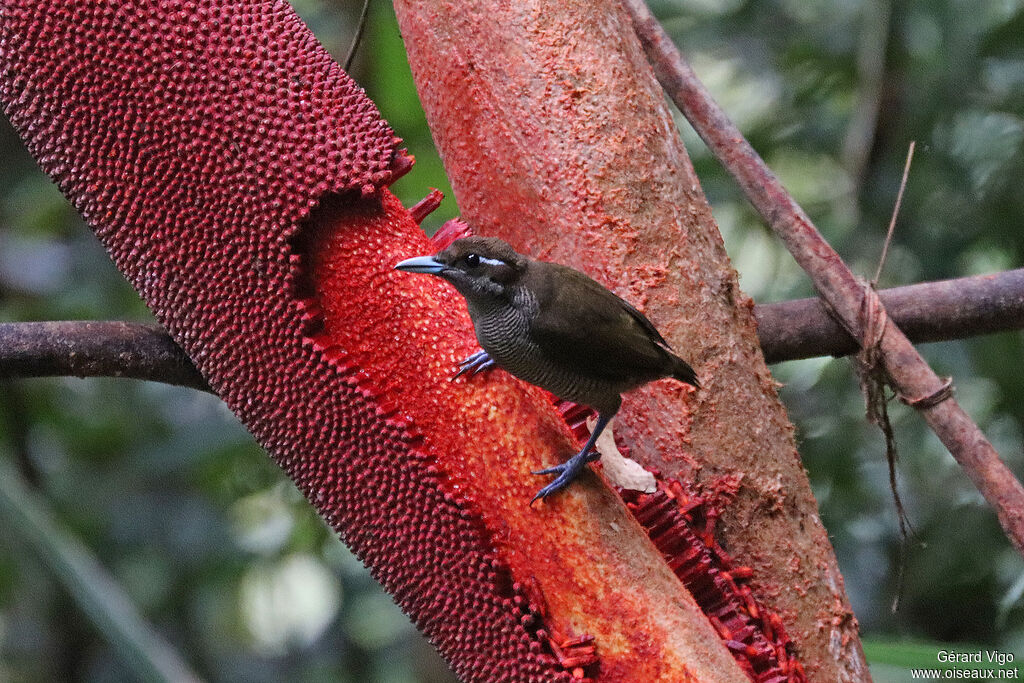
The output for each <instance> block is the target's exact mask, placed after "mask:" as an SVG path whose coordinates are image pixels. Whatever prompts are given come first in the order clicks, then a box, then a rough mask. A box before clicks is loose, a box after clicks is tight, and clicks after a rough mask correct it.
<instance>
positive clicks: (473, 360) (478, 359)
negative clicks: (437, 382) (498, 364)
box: [452, 350, 494, 380]
mask: <svg viewBox="0 0 1024 683" xmlns="http://www.w3.org/2000/svg"><path fill="white" fill-rule="evenodd" d="M493 367H494V359H493V358H491V357H490V356H489V355H487V352H486V351H483V350H481V351H477V352H476V353H474V354H473V355H472V356H469V357H468V358H466V359H465V360H464V361H462V362H461V363H459V371H458V372H456V373H455V376H454V377H452V379H453V380H454V379H455V378H456V377H459V376H461V375H464V374H466V373H467V372H469V373H471V374H472V375H475V374H477V373H478V372H483V371H484V370H489V369H491V368H493Z"/></svg>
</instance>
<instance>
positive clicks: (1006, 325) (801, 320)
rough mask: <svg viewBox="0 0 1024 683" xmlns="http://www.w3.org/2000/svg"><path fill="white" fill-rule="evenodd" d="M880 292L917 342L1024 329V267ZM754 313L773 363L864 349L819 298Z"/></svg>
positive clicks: (900, 324) (766, 307) (764, 348)
mask: <svg viewBox="0 0 1024 683" xmlns="http://www.w3.org/2000/svg"><path fill="white" fill-rule="evenodd" d="M879 296H880V297H881V299H882V303H883V304H884V305H885V308H886V310H887V311H888V312H889V315H890V316H891V317H892V318H893V319H894V320H895V321H896V325H897V326H898V327H899V328H900V329H901V330H903V332H904V334H906V335H907V336H908V337H909V338H910V340H911V341H912V342H914V343H915V344H919V343H923V342H935V341H945V340H949V339H963V338H965V337H973V336H977V335H982V334H990V333H992V332H1003V331H1006V330H1019V329H1024V268H1022V269H1019V270H1009V271H1006V272H1005V273H996V274H994V275H977V276H974V277H964V278H958V279H956V280H943V281H941V282H927V283H923V284H917V285H909V286H906V287H895V288H893V289H886V290H883V291H881V292H879ZM754 315H755V316H756V317H757V334H758V337H760V340H761V349H762V351H764V356H765V360H766V361H768V362H769V363H778V362H781V361H784V360H795V359H799V358H812V357H814V356H845V355H849V354H851V353H856V352H857V350H858V349H859V348H860V347H859V345H858V344H857V341H856V340H855V339H854V338H853V337H852V336H850V334H849V333H848V332H847V331H846V330H845V329H843V327H842V326H841V325H840V324H839V323H838V322H836V319H835V318H833V317H832V316H831V315H829V313H828V311H827V309H826V308H825V304H823V303H822V301H821V299H818V298H811V299H796V300H794V301H784V302H782V303H777V304H761V305H758V306H757V307H755V308H754Z"/></svg>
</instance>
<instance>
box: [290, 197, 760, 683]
mask: <svg viewBox="0 0 1024 683" xmlns="http://www.w3.org/2000/svg"><path fill="white" fill-rule="evenodd" d="M382 203H383V210H379V209H377V208H375V207H373V206H372V204H370V203H368V202H365V203H361V204H355V205H338V206H335V205H333V204H332V203H328V204H325V206H324V207H323V208H322V209H320V210H318V211H317V212H316V214H315V215H314V217H313V220H312V224H311V226H310V228H309V231H308V232H307V233H306V234H305V236H304V240H303V243H302V244H300V245H297V246H298V249H299V250H300V252H301V253H303V254H308V256H306V257H304V258H303V260H302V263H301V268H302V269H303V272H304V277H303V278H302V280H301V285H302V288H301V292H302V293H303V295H304V296H305V297H307V298H306V301H307V304H306V306H307V308H308V310H309V311H310V315H309V325H310V334H311V342H312V344H313V345H314V347H316V348H319V349H322V350H323V353H324V354H325V356H326V357H328V358H331V359H333V362H335V363H336V364H337V365H338V367H339V368H340V369H341V370H342V372H344V373H346V374H349V373H351V375H352V377H353V381H354V382H356V383H357V385H358V386H360V387H364V388H368V389H370V391H371V392H372V394H373V395H374V396H375V397H376V398H377V400H378V401H379V402H380V403H381V405H382V408H383V410H384V411H385V412H384V415H385V416H386V417H387V418H388V419H389V420H390V421H391V422H392V423H393V424H395V425H401V426H403V427H404V428H405V429H406V430H407V431H408V432H410V433H411V434H413V435H414V439H415V441H414V443H415V445H416V447H417V449H419V450H421V451H422V457H424V458H426V461H427V462H429V463H430V465H432V466H433V470H432V471H433V472H435V473H436V477H437V479H438V481H439V482H441V484H440V485H441V486H442V488H443V489H444V490H446V491H448V492H449V493H450V496H451V500H453V501H454V502H455V503H457V504H458V505H460V506H461V508H462V509H463V510H464V511H466V514H467V515H471V516H472V518H473V519H474V520H475V521H476V522H477V523H479V525H480V535H481V536H483V537H486V538H488V539H489V542H490V543H493V546H494V549H495V552H496V554H497V557H498V558H500V562H501V565H500V566H501V567H507V571H508V573H509V575H510V576H511V577H514V581H515V583H516V584H517V586H519V587H520V591H521V592H520V593H519V594H518V596H517V597H514V598H513V601H515V602H517V603H520V602H522V603H523V604H524V605H528V606H529V610H530V612H531V614H532V615H533V617H534V618H533V620H532V621H531V622H530V624H528V626H529V627H530V628H531V629H535V630H533V631H529V629H528V632H532V633H534V634H535V636H536V637H537V638H539V639H540V640H541V642H542V643H543V644H544V646H545V647H544V650H543V651H544V652H551V653H552V654H553V655H554V656H555V659H557V660H558V662H559V663H560V665H561V666H564V667H566V668H567V669H570V670H571V671H572V672H573V673H574V674H576V675H580V676H583V675H596V676H597V680H599V681H637V680H650V681H683V680H690V679H694V678H697V679H698V680H714V679H715V678H717V676H718V675H719V674H712V673H710V672H712V671H714V669H713V668H712V667H713V666H714V665H715V664H714V663H720V662H722V661H723V660H727V659H728V655H727V654H724V653H723V652H721V650H720V649H719V648H720V646H719V645H718V643H717V642H716V641H717V637H716V636H715V634H714V631H713V630H712V629H711V628H710V627H709V625H708V624H707V622H706V621H705V620H704V618H703V616H700V615H699V612H698V611H697V606H696V604H694V603H693V602H692V599H691V598H690V596H689V594H687V593H685V591H684V590H683V589H682V585H681V584H680V583H679V582H678V580H677V579H676V577H675V576H674V575H672V574H671V572H670V571H668V567H667V566H665V565H663V562H662V560H661V559H660V557H659V556H658V554H657V552H656V549H655V548H653V547H650V546H649V545H648V544H647V543H646V542H644V543H642V544H640V545H639V546H637V545H636V544H635V542H634V541H635V538H632V537H631V534H632V533H633V529H636V531H637V532H638V533H639V534H642V533H643V532H642V530H640V528H639V527H637V526H635V525H636V522H635V521H634V520H632V519H631V518H630V517H629V513H628V511H627V510H626V508H625V506H623V505H622V502H621V501H620V500H619V499H618V498H617V497H616V496H615V494H614V493H613V492H612V491H610V490H609V489H607V488H604V487H601V486H598V485H597V481H596V477H594V476H593V475H588V476H586V477H584V481H583V482H581V483H580V484H579V485H578V487H577V489H576V490H574V491H572V492H571V493H570V494H567V495H564V496H561V497H559V498H558V499H557V500H553V501H551V502H550V503H549V504H545V505H544V506H543V507H542V508H541V507H539V508H531V507H530V506H529V505H528V501H529V500H530V498H531V497H532V496H533V494H534V493H535V491H536V489H537V487H538V486H539V485H540V484H539V480H538V478H537V477H536V476H534V475H532V474H530V470H532V469H537V468H538V466H539V465H542V464H549V463H552V462H554V461H556V460H558V459H565V458H566V457H568V456H569V455H571V454H572V453H573V452H574V451H575V449H576V448H575V447H574V445H573V443H572V441H571V434H570V433H569V430H568V429H567V426H566V424H565V422H564V421H563V420H562V419H560V416H559V414H558V413H557V412H556V411H555V410H553V409H552V406H551V404H550V401H549V395H548V394H546V393H545V392H543V391H541V390H540V389H537V388H536V387H531V386H528V385H525V384H523V383H522V382H519V381H518V380H515V379H514V378H512V377H510V376H509V375H507V374H506V373H504V372H501V371H493V372H490V373H486V374H483V375H478V376H475V377H473V378H460V379H459V380H457V381H452V377H453V374H454V368H455V367H456V365H457V363H458V361H459V360H461V359H462V358H464V357H466V356H468V355H469V354H470V353H472V352H473V351H474V350H476V348H477V347H476V341H475V339H474V337H473V334H472V327H471V324H470V321H469V318H468V316H467V314H466V310H465V303H464V301H463V300H462V298H461V297H460V296H459V295H458V294H457V293H456V291H455V290H454V289H453V288H452V287H450V286H448V285H447V284H445V283H443V282H442V281H441V280H440V279H438V278H433V277H429V276H424V275H419V276H417V275H412V274H409V273H403V272H399V271H394V270H393V269H392V266H393V265H394V263H397V262H398V261H399V260H401V259H404V258H408V257H411V256H415V255H422V254H429V253H433V252H435V251H437V250H439V249H441V248H442V247H443V245H445V244H447V243H449V242H450V241H451V240H453V239H456V238H458V237H460V236H462V235H464V234H465V233H466V231H467V228H466V226H465V225H464V224H462V223H461V222H460V221H457V220H456V221H449V222H448V223H446V224H445V225H444V226H443V227H442V229H441V230H439V231H438V233H437V234H436V235H435V240H434V241H432V242H430V241H428V240H427V239H426V238H425V237H424V236H423V234H422V232H421V231H420V230H419V229H418V227H417V226H416V224H415V222H414V221H413V220H412V217H411V216H409V215H408V214H406V213H405V212H404V211H402V209H401V206H400V205H399V203H398V201H397V199H395V198H394V197H393V196H392V195H390V193H387V192H385V193H383V195H382ZM368 309H373V310H374V311H375V315H373V316H365V315H360V311H365V310H368ZM388 340H395V342H396V345H397V346H398V348H400V349H401V351H399V352H398V353H396V352H395V346H389V345H388V344H387V343H386V342H387V341H388ZM405 345H408V348H403V347H404V346H405ZM411 349H417V350H418V351H417V352H415V353H411V352H410V350H411ZM412 389H414V390H415V391H411V390H412ZM389 499H390V498H389ZM435 524H436V522H435ZM627 529H628V530H629V531H628V533H619V532H625V531H626V530H627ZM610 531H611V533H609V532H610ZM450 552H451V553H452V554H456V555H458V554H461V553H462V552H465V551H464V550H463V548H462V547H458V546H455V545H453V547H452V548H451V549H450ZM412 561H413V562H417V560H415V559H412ZM652 598H653V599H652ZM680 613H683V614H689V615H692V616H693V617H699V619H700V622H699V624H698V626H699V628H696V629H694V628H693V627H692V626H690V627H689V628H687V624H686V622H685V620H683V619H681V618H680ZM536 629H542V630H536ZM595 654H596V657H595ZM723 655H724V656H723ZM709 663H711V664H710V665H709ZM691 667H692V669H691ZM705 667H707V668H705ZM728 670H730V673H731V672H732V663H731V662H730V666H729V667H728ZM735 673H736V674H738V675H742V674H739V671H738V670H737V671H735Z"/></svg>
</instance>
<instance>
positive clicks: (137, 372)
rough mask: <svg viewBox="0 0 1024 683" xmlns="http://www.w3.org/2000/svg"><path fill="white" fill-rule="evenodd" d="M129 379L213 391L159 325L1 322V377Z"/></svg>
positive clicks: (104, 322) (113, 322) (111, 322)
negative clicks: (69, 376) (66, 376)
mask: <svg viewBox="0 0 1024 683" xmlns="http://www.w3.org/2000/svg"><path fill="white" fill-rule="evenodd" d="M57 375H72V376H75V377H129V378H132V379H148V380H152V381H154V382H163V383H165V384H176V385H179V386H183V387H191V388H193V389H201V390H203V391H210V387H209V385H207V384H206V380H204V379H203V376H202V375H200V374H199V371H198V370H196V368H195V366H194V365H192V361H190V360H189V358H188V356H186V355H185V352H184V351H182V350H181V348H180V347H179V346H178V345H177V344H175V343H174V341H173V340H172V339H171V337H170V335H168V334H167V332H165V331H164V330H163V328H161V327H160V326H159V325H143V324H140V323H127V322H120V321H103V322H99V321H97V322H80V321H74V322H36V323H0V377H52V376H57Z"/></svg>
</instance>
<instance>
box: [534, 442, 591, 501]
mask: <svg viewBox="0 0 1024 683" xmlns="http://www.w3.org/2000/svg"><path fill="white" fill-rule="evenodd" d="M600 459H601V454H600V453H598V452H597V451H592V450H583V451H580V452H579V453H577V454H576V455H574V456H572V457H571V458H569V459H568V460H566V461H565V462H563V463H562V464H561V465H555V466H554V467H545V468H544V469H542V470H535V471H534V472H533V474H557V475H558V476H557V477H555V480H554V481H553V482H551V483H550V484H548V485H547V486H545V487H544V488H542V489H541V490H540V491H537V495H535V496H534V497H533V500H531V501H530V505H533V504H534V503H536V502H537V501H538V500H544V499H545V498H547V497H548V496H550V495H551V494H552V493H557V492H559V491H561V490H562V489H564V488H565V487H566V486H568V485H569V484H571V483H572V482H573V480H575V479H576V477H578V476H579V475H580V472H582V471H583V468H584V467H586V466H587V463H589V462H594V461H595V460H600Z"/></svg>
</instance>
